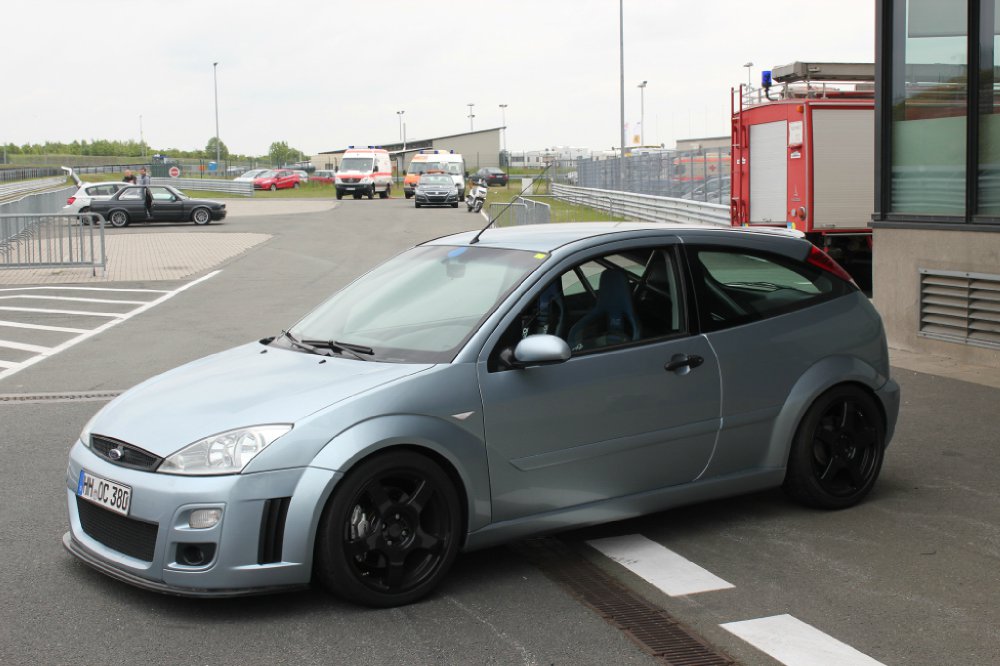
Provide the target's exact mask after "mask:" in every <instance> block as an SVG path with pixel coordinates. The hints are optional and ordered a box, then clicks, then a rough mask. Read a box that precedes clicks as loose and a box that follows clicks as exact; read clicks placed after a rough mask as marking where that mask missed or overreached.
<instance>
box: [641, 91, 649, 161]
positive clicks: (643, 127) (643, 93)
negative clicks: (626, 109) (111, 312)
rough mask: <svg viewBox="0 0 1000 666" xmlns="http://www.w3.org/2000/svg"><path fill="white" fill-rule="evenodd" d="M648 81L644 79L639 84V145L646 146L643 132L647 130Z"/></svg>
mask: <svg viewBox="0 0 1000 666" xmlns="http://www.w3.org/2000/svg"><path fill="white" fill-rule="evenodd" d="M647 83H649V82H648V81H643V82H642V83H640V84H639V145H640V146H644V145H646V144H644V143H643V142H642V133H643V132H645V131H646V84H647Z"/></svg>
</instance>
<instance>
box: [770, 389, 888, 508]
mask: <svg viewBox="0 0 1000 666" xmlns="http://www.w3.org/2000/svg"><path fill="white" fill-rule="evenodd" d="M884 455H885V418H884V416H883V415H882V411H881V410H880V409H879V406H878V403H877V402H876V400H875V398H874V397H872V395H871V394H869V393H868V392H866V391H865V390H864V389H862V388H860V387H858V386H853V385H843V386H836V387H834V388H832V389H830V390H829V391H827V392H826V393H824V394H822V395H821V396H819V397H818V398H816V401H815V402H813V404H812V405H811V406H810V407H809V410H808V411H807V412H806V414H805V416H804V417H803V418H802V421H801V423H799V428H798V431H797V432H796V434H795V439H794V440H793V441H792V448H791V451H790V452H789V456H788V467H787V468H786V470H785V482H784V485H783V488H784V490H785V492H786V493H787V494H788V495H789V496H790V497H792V498H793V499H795V500H797V501H799V502H801V503H802V504H805V505H807V506H812V507H817V508H821V509H846V508H847V507H850V506H854V505H855V504H857V503H858V502H860V501H861V500H862V499H864V498H865V496H866V495H867V494H868V493H869V491H871V489H872V486H874V485H875V480H876V479H877V478H878V475H879V471H880V470H881V468H882V460H883V457H884Z"/></svg>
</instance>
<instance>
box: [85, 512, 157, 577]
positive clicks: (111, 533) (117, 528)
mask: <svg viewBox="0 0 1000 666" xmlns="http://www.w3.org/2000/svg"><path fill="white" fill-rule="evenodd" d="M76 510H77V513H78V514H79V515H80V525H81V526H83V531H84V532H86V533H87V535H88V536H89V537H90V538H92V539H94V540H95V541H99V542H101V543H103V544H104V545H105V546H107V547H108V548H111V549H112V550H117V551H118V552H119V553H124V554H125V555H128V556H129V557H134V558H136V559H137V560H143V561H144V562H152V561H153V551H154V550H155V549H156V533H157V532H158V531H159V525H157V524H156V523H146V522H143V521H141V520H135V519H134V518H128V517H126V516H122V515H119V514H117V513H113V512H111V511H108V510H107V509H102V508H101V507H99V506H97V505H96V504H94V503H93V502H88V501H87V500H85V499H81V498H79V497H77V498H76Z"/></svg>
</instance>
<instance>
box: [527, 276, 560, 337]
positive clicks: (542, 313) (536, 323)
mask: <svg viewBox="0 0 1000 666" xmlns="http://www.w3.org/2000/svg"><path fill="white" fill-rule="evenodd" d="M537 303H538V309H537V311H536V312H535V313H534V316H533V317H532V319H531V321H530V322H529V323H528V325H527V326H526V327H525V331H524V336H525V337H527V336H529V335H538V334H541V333H545V334H548V335H558V336H559V337H560V338H562V337H564V336H565V335H566V304H565V303H564V302H563V291H562V283H561V282H560V281H559V280H556V281H555V282H553V283H552V284H550V285H549V286H548V287H546V288H545V289H544V290H543V291H542V293H540V294H539V295H538V301H537Z"/></svg>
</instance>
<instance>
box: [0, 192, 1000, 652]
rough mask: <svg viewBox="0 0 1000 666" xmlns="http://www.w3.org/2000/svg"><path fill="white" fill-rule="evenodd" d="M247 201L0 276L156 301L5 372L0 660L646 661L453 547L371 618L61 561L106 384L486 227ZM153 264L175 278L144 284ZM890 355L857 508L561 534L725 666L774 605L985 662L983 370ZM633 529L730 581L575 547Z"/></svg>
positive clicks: (991, 485)
mask: <svg viewBox="0 0 1000 666" xmlns="http://www.w3.org/2000/svg"><path fill="white" fill-rule="evenodd" d="M256 203H265V202H240V204H239V205H238V206H234V207H233V208H232V212H231V213H230V216H229V217H228V218H227V219H226V220H225V221H224V222H222V223H213V224H212V225H209V226H208V227H204V228H201V227H199V228H196V227H194V226H192V225H148V226H137V227H129V228H126V229H110V230H108V237H109V239H111V238H114V239H115V241H116V242H117V243H118V245H117V246H118V247H119V248H123V250H119V253H122V252H124V253H125V254H130V252H129V250H130V248H131V249H132V250H133V251H134V252H138V250H135V248H141V247H149V246H150V244H153V246H154V247H155V246H159V247H166V248H169V251H167V250H165V251H163V252H155V251H154V252H149V253H147V254H146V255H145V258H144V260H143V261H144V262H145V263H146V264H147V266H146V267H145V268H143V267H141V266H137V268H136V272H134V273H129V272H127V271H125V272H123V273H120V274H118V275H116V277H115V279H113V280H109V279H107V278H106V277H100V278H93V279H86V278H84V279H83V280H82V281H80V282H77V281H73V282H70V283H68V282H67V281H62V282H59V281H56V282H46V281H45V280H44V279H41V278H39V277H36V278H35V280H34V281H33V282H25V283H21V282H17V283H13V282H6V281H5V277H6V276H5V275H0V289H9V290H19V291H17V292H16V293H17V295H19V296H20V295H25V294H28V295H31V294H35V295H37V294H38V293H39V292H38V291H37V290H34V291H32V290H30V288H31V287H37V286H59V285H63V286H67V285H68V284H71V285H72V286H75V287H81V286H83V287H95V288H101V289H108V288H111V289H116V290H123V289H130V290H135V291H134V292H133V294H138V293H147V294H150V295H149V296H148V298H149V301H147V303H152V302H153V301H155V303H153V304H152V305H151V306H149V307H145V306H136V307H138V308H144V307H145V309H142V310H141V312H138V313H136V314H134V315H131V316H129V317H128V318H121V321H118V320H115V323H114V325H109V326H107V327H105V328H102V329H101V330H99V331H97V332H96V333H94V334H92V335H88V336H87V337H84V338H82V339H81V340H79V341H78V342H77V343H74V344H72V345H70V346H67V347H66V348H65V349H62V350H60V351H58V353H53V354H51V355H49V356H46V357H45V358H42V359H40V360H39V361H38V362H34V363H32V364H31V365H26V366H25V367H23V368H19V369H18V371H17V372H15V373H13V374H10V375H9V376H6V377H3V378H0V433H2V437H0V506H3V511H2V512H0V529H2V533H3V535H4V536H3V538H2V539H0V557H2V558H3V561H4V563H5V564H4V566H3V567H0V589H2V590H3V592H4V598H5V601H6V603H4V604H2V605H0V663H3V664H71V663H72V664H77V663H80V662H81V661H83V662H86V663H91V662H93V663H102V662H103V663H136V662H146V663H151V664H160V663H162V664H175V663H183V662H191V663H206V664H207V663H214V664H230V663H231V664H264V663H267V664H275V663H303V664H331V663H333V664H336V663H343V664H366V663H370V664H375V663H379V664H381V663H398V664H487V663H489V664H520V665H523V664H645V663H656V662H655V661H654V660H653V659H652V658H651V657H650V656H648V655H647V654H646V653H645V652H644V651H643V650H642V649H641V648H640V647H639V646H638V645H637V644H635V643H634V642H632V641H631V640H630V639H629V638H628V636H627V635H626V634H625V633H623V632H622V631H619V629H617V628H615V627H613V626H612V625H610V624H608V623H607V622H605V621H604V619H602V618H601V617H600V616H599V615H598V614H597V613H595V612H594V611H593V610H591V609H590V608H589V607H588V606H586V605H583V604H581V603H580V602H579V601H578V600H577V598H576V597H575V596H573V595H572V594H570V593H569V592H568V591H567V589H566V588H565V587H564V586H563V585H561V584H560V583H558V582H555V581H554V580H553V579H552V578H551V577H549V576H548V575H546V574H545V573H543V572H542V571H541V570H540V569H538V568H537V567H536V566H534V565H533V564H532V563H530V562H529V561H528V560H527V559H525V558H524V557H522V555H521V554H520V553H519V551H518V549H517V548H510V547H500V548H493V549H489V550H486V551H481V552H477V553H471V554H467V555H463V556H462V557H460V558H459V560H458V562H457V564H456V566H455V569H454V571H453V572H452V573H451V574H450V575H449V576H448V577H447V579H446V580H445V582H444V585H443V586H442V587H441V589H440V590H439V591H438V592H437V593H435V594H434V595H432V596H431V597H430V598H429V599H427V600H426V601H423V602H420V603H418V604H415V605H413V606H409V607H405V608H401V609H394V610H385V611H372V610H364V609H358V608H355V607H351V606H347V605H344V604H342V603H340V602H339V601H337V600H335V599H333V598H331V597H329V596H328V595H326V594H325V593H323V592H321V591H314V590H308V591H303V592H298V593H292V594H283V595H278V596H273V597H260V598H252V599H244V600H239V601H197V600H186V599H177V598H173V597H165V596H160V595H156V594H153V593H148V592H144V591H141V590H137V589H133V588H131V587H128V586H126V585H123V584H120V583H117V582H115V581H112V580H110V579H108V578H106V577H104V576H102V575H100V574H97V573H95V572H93V571H91V570H90V569H88V568H87V567H86V566H84V565H82V564H81V563H79V562H77V561H75V560H74V559H73V558H71V557H70V556H69V555H68V554H66V553H65V552H64V551H63V549H62V546H61V544H60V541H59V540H60V537H61V535H62V533H63V532H64V531H65V530H66V507H65V503H66V497H65V487H64V486H65V484H64V480H63V477H64V474H65V466H66V453H67V451H68V449H69V446H70V445H71V443H72V442H73V440H74V439H75V438H76V436H77V434H78V433H79V431H80V429H81V428H82V427H83V425H84V423H85V422H86V421H87V419H88V418H89V417H90V416H91V415H92V414H93V413H94V412H95V411H96V410H97V409H99V408H100V407H101V406H102V405H103V404H104V402H103V401H102V400H104V399H106V398H102V397H101V395H102V394H103V393H104V392H107V393H116V392H118V391H121V390H125V389H127V388H128V387H130V386H132V385H134V384H136V383H138V382H140V381H142V380H144V379H146V378H148V377H150V376H152V375H154V374H157V373H159V372H162V371H164V370H167V369H169V368H172V367H175V366H176V365H179V364H180V363H183V362H185V361H188V360H193V359H195V358H198V357H201V356H204V355H206V354H209V353H212V352H214V351H219V350H222V349H226V348H228V347H232V346H235V345H237V344H240V343H243V342H246V341H248V340H254V339H257V338H261V337H264V336H267V335H273V334H275V333H276V332H278V331H280V330H281V329H282V328H285V327H287V326H288V325H289V324H290V323H292V322H294V321H295V320H296V319H297V318H298V317H299V316H301V315H302V314H303V313H305V312H306V311H308V310H309V309H310V308H311V307H312V306H314V305H315V304H316V303H318V302H319V301H320V300H322V299H323V298H324V297H325V296H326V295H328V294H330V293H332V292H333V291H335V290H336V289H337V288H338V287H340V286H342V285H343V284H345V283H346V282H347V281H349V280H350V279H352V278H353V277H354V276H356V275H358V274H359V273H360V272H362V271H363V270H364V269H366V268H368V267H370V266H372V265H374V264H376V263H378V262H379V261H381V260H383V259H385V258H387V257H388V256H391V255H392V254H395V253H396V252H398V251H401V250H402V249H404V248H406V247H408V246H410V245H413V244H415V243H417V242H419V241H421V240H424V239H427V238H431V237H435V236H439V235H442V234H445V233H450V232H452V231H458V230H463V229H468V228H472V227H474V226H479V225H481V224H482V219H481V218H480V217H478V216H473V215H469V214H467V213H466V212H465V211H464V208H463V209H459V210H457V211H456V210H452V209H440V210H434V209H431V210H427V209H421V210H419V211H416V210H413V208H412V205H411V204H410V203H409V202H405V201H403V200H399V199H390V200H386V201H381V200H373V201H368V200H362V201H354V200H348V201H344V202H341V203H339V204H337V205H333V204H331V203H329V202H324V203H322V205H319V204H318V203H317V202H305V203H303V202H295V201H292V202H287V203H285V204H284V205H285V206H286V207H287V208H285V209H282V208H281V206H279V205H276V204H273V203H272V202H266V204H267V205H266V206H260V207H255V204H256ZM237 208H239V209H240V210H239V211H237ZM150 236H154V237H162V238H152V239H151V238H149V237H150ZM216 237H222V238H216ZM226 237H231V238H226ZM247 239H250V240H253V241H254V242H248V241H247ZM181 247H188V248H191V249H189V250H186V251H185V250H178V248H181ZM196 248H197V249H196ZM137 263H142V262H137ZM150 266H152V267H153V268H150ZM168 266H174V267H178V266H184V267H185V268H173V269H170V270H172V271H173V272H172V273H169V274H167V275H164V274H162V273H157V272H156V270H166V267H168ZM154 269H155V270H154ZM19 279H20V278H19ZM154 292H155V294H154ZM0 293H6V294H14V293H15V292H13V291H7V292H0ZM64 293H66V292H57V295H62V294H64ZM124 293H125V292H117V293H116V294H105V296H104V297H102V298H103V299H104V300H111V299H113V298H125V296H124V295H123V294H124ZM163 294H170V297H169V298H163V297H162V295H163ZM128 299H129V300H141V299H140V298H139V297H135V296H130V297H128ZM74 307H75V308H77V309H78V308H80V307H83V306H81V305H77V306H74ZM95 307H96V306H95ZM101 307H102V308H106V307H107V306H106V305H104V306H101ZM38 309H46V308H38ZM47 309H50V310H55V309H58V308H54V307H51V306H50V307H48V308H47ZM63 309H64V310H69V309H70V308H63ZM112 314H114V313H112ZM24 316H26V317H28V318H29V319H31V318H34V319H32V320H33V321H37V322H45V323H47V325H49V326H50V327H51V328H69V329H74V330H93V329H87V328H86V326H88V325H89V324H86V325H85V324H82V323H80V320H81V319H85V318H86V317H85V316H84V315H72V314H65V313H56V312H36V313H33V314H28V315H24ZM91 316H92V315H91ZM5 317H6V315H5ZM5 317H0V318H5ZM110 319H114V317H111V318H110ZM102 325H103V324H102ZM48 334H49V335H57V334H58V333H57V332H55V331H51V332H49V333H48ZM66 335H67V336H70V337H71V336H73V335H77V334H73V333H69V334H66ZM67 339H69V338H67ZM31 353H32V352H30V351H25V352H24V356H23V357H18V358H27V357H28V355H30V354H31ZM892 355H893V362H894V376H895V378H896V379H897V381H899V383H900V384H901V386H902V391H903V393H902V396H903V403H902V408H901V413H900V419H899V425H898V428H897V432H896V436H895V439H894V440H893V443H892V444H891V446H890V448H889V450H888V453H887V456H886V462H885V466H884V468H883V472H882V476H881V478H880V480H879V482H878V484H877V485H876V487H875V489H874V491H873V493H872V495H871V496H870V498H869V499H868V500H867V501H866V502H864V503H863V504H861V505H860V506H858V507H855V508H853V509H850V510H846V511H839V512H820V511H813V510H808V509H804V508H801V507H798V506H797V505H795V504H792V503H790V502H788V501H787V500H785V498H784V497H783V495H782V493H781V492H780V491H778V490H775V491H769V492H765V493H758V494H755V495H750V496H747V497H741V498H734V499H730V500H720V501H715V502H709V503H706V504H701V505H697V506H692V507H685V508H680V509H676V510H673V511H668V512H664V513H660V514H655V515H653V516H646V517H643V518H640V519H635V520H631V521H623V522H618V523H612V524H608V525H603V526H599V527H594V528H588V529H584V530H575V531H572V532H568V533H564V534H561V535H559V540H560V541H561V542H563V543H565V544H567V545H568V546H569V547H571V548H573V549H574V551H575V552H577V553H579V554H581V555H583V556H584V557H585V558H586V559H587V560H589V561H590V562H591V563H592V564H593V565H594V566H595V567H597V568H598V569H600V570H601V571H602V572H605V573H606V574H607V575H609V576H610V577H612V578H614V579H615V580H617V581H619V582H620V583H621V584H622V585H623V586H625V587H627V588H628V589H630V590H633V591H634V592H636V593H637V594H638V595H639V596H641V597H642V598H644V599H647V600H649V601H651V602H653V603H654V604H656V605H657V606H659V607H661V608H663V609H665V610H666V611H667V612H669V613H670V614H671V615H672V616H673V617H674V618H675V619H677V620H678V621H680V622H681V623H682V624H684V625H685V626H687V627H689V628H690V629H691V630H692V631H693V632H694V633H696V634H697V635H699V636H701V637H702V638H703V639H704V640H706V641H707V642H708V643H710V644H712V645H713V646H715V647H717V648H718V649H719V650H721V651H722V652H723V653H724V654H726V655H728V656H729V657H731V658H732V659H733V660H734V661H735V662H738V663H742V664H752V665H756V664H761V665H772V666H773V664H777V663H780V662H778V661H777V660H776V658H775V657H774V656H769V655H768V653H767V652H766V651H765V650H762V649H760V648H759V647H754V646H753V645H752V644H751V643H750V642H748V640H746V639H745V638H741V637H740V636H738V635H737V634H736V633H734V626H742V625H739V623H745V622H748V621H753V620H759V619H768V618H784V617H786V616H787V617H790V618H792V619H794V620H795V621H797V622H799V623H801V624H805V625H808V626H809V627H812V628H814V629H815V630H817V631H818V632H822V634H823V635H826V636H829V637H832V638H833V639H836V640H837V641H840V642H842V643H843V644H845V645H846V646H849V647H850V648H851V649H853V650H855V651H857V653H858V654H860V655H861V656H862V657H864V658H866V659H870V660H871V661H870V662H864V661H858V662H852V663H876V664H877V663H882V664H907V665H927V666H931V665H937V664H949V663H962V664H994V663H1000V631H998V630H997V627H1000V609H998V608H997V606H996V604H995V600H996V599H997V598H1000V577H997V576H996V573H995V572H996V570H997V564H998V559H1000V502H998V499H1000V498H998V491H997V487H996V483H995V480H994V478H993V477H994V474H993V470H994V469H997V468H998V464H1000V451H998V449H997V447H996V444H995V442H996V437H995V432H996V431H997V427H998V425H1000V423H998V422H1000V415H998V413H997V405H1000V371H996V370H991V369H987V368H973V367H969V366H962V365H960V364H956V363H954V362H951V361H949V360H948V359H940V358H937V359H935V358H928V357H917V356H916V355H913V354H907V353H905V352H903V351H901V350H893V351H892ZM164 409H169V405H165V406H164ZM632 535H638V536H640V537H641V539H640V540H644V541H649V542H652V543H653V544H655V545H657V546H660V547H663V548H666V549H669V551H670V552H671V553H674V554H677V555H679V556H681V557H682V558H684V559H685V560H687V561H689V562H691V563H695V564H697V565H698V566H699V567H702V568H704V569H705V570H706V571H708V572H710V573H711V574H713V575H714V576H717V577H718V578H720V579H722V580H724V581H726V582H727V583H728V584H729V585H730V586H729V587H726V588H722V589H714V590H709V591H705V592H700V593H689V594H681V595H671V594H670V593H669V592H667V591H664V589H663V588H661V587H659V586H658V585H657V584H655V582H652V581H651V580H650V579H647V578H644V577H643V576H642V575H639V574H637V573H634V572H633V571H631V570H629V569H628V568H626V567H625V566H624V565H623V563H622V562H621V561H616V560H615V559H613V558H611V557H608V556H607V555H605V554H602V552H601V551H599V550H598V549H597V548H595V547H593V546H592V545H588V542H590V543H598V542H599V540H601V539H608V538H619V537H627V536H632ZM625 559H628V558H625ZM783 626H787V625H783ZM820 646H821V644H820V643H812V644H810V646H809V647H810V648H811V649H812V650H813V652H814V653H815V654H818V655H820V657H819V659H820V660H818V661H816V662H814V663H820V664H822V663H838V662H836V661H823V660H822V656H821V653H820V652H817V651H818V650H820ZM771 654H773V653H771ZM788 663H794V662H788ZM845 663H846V662H845Z"/></svg>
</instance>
